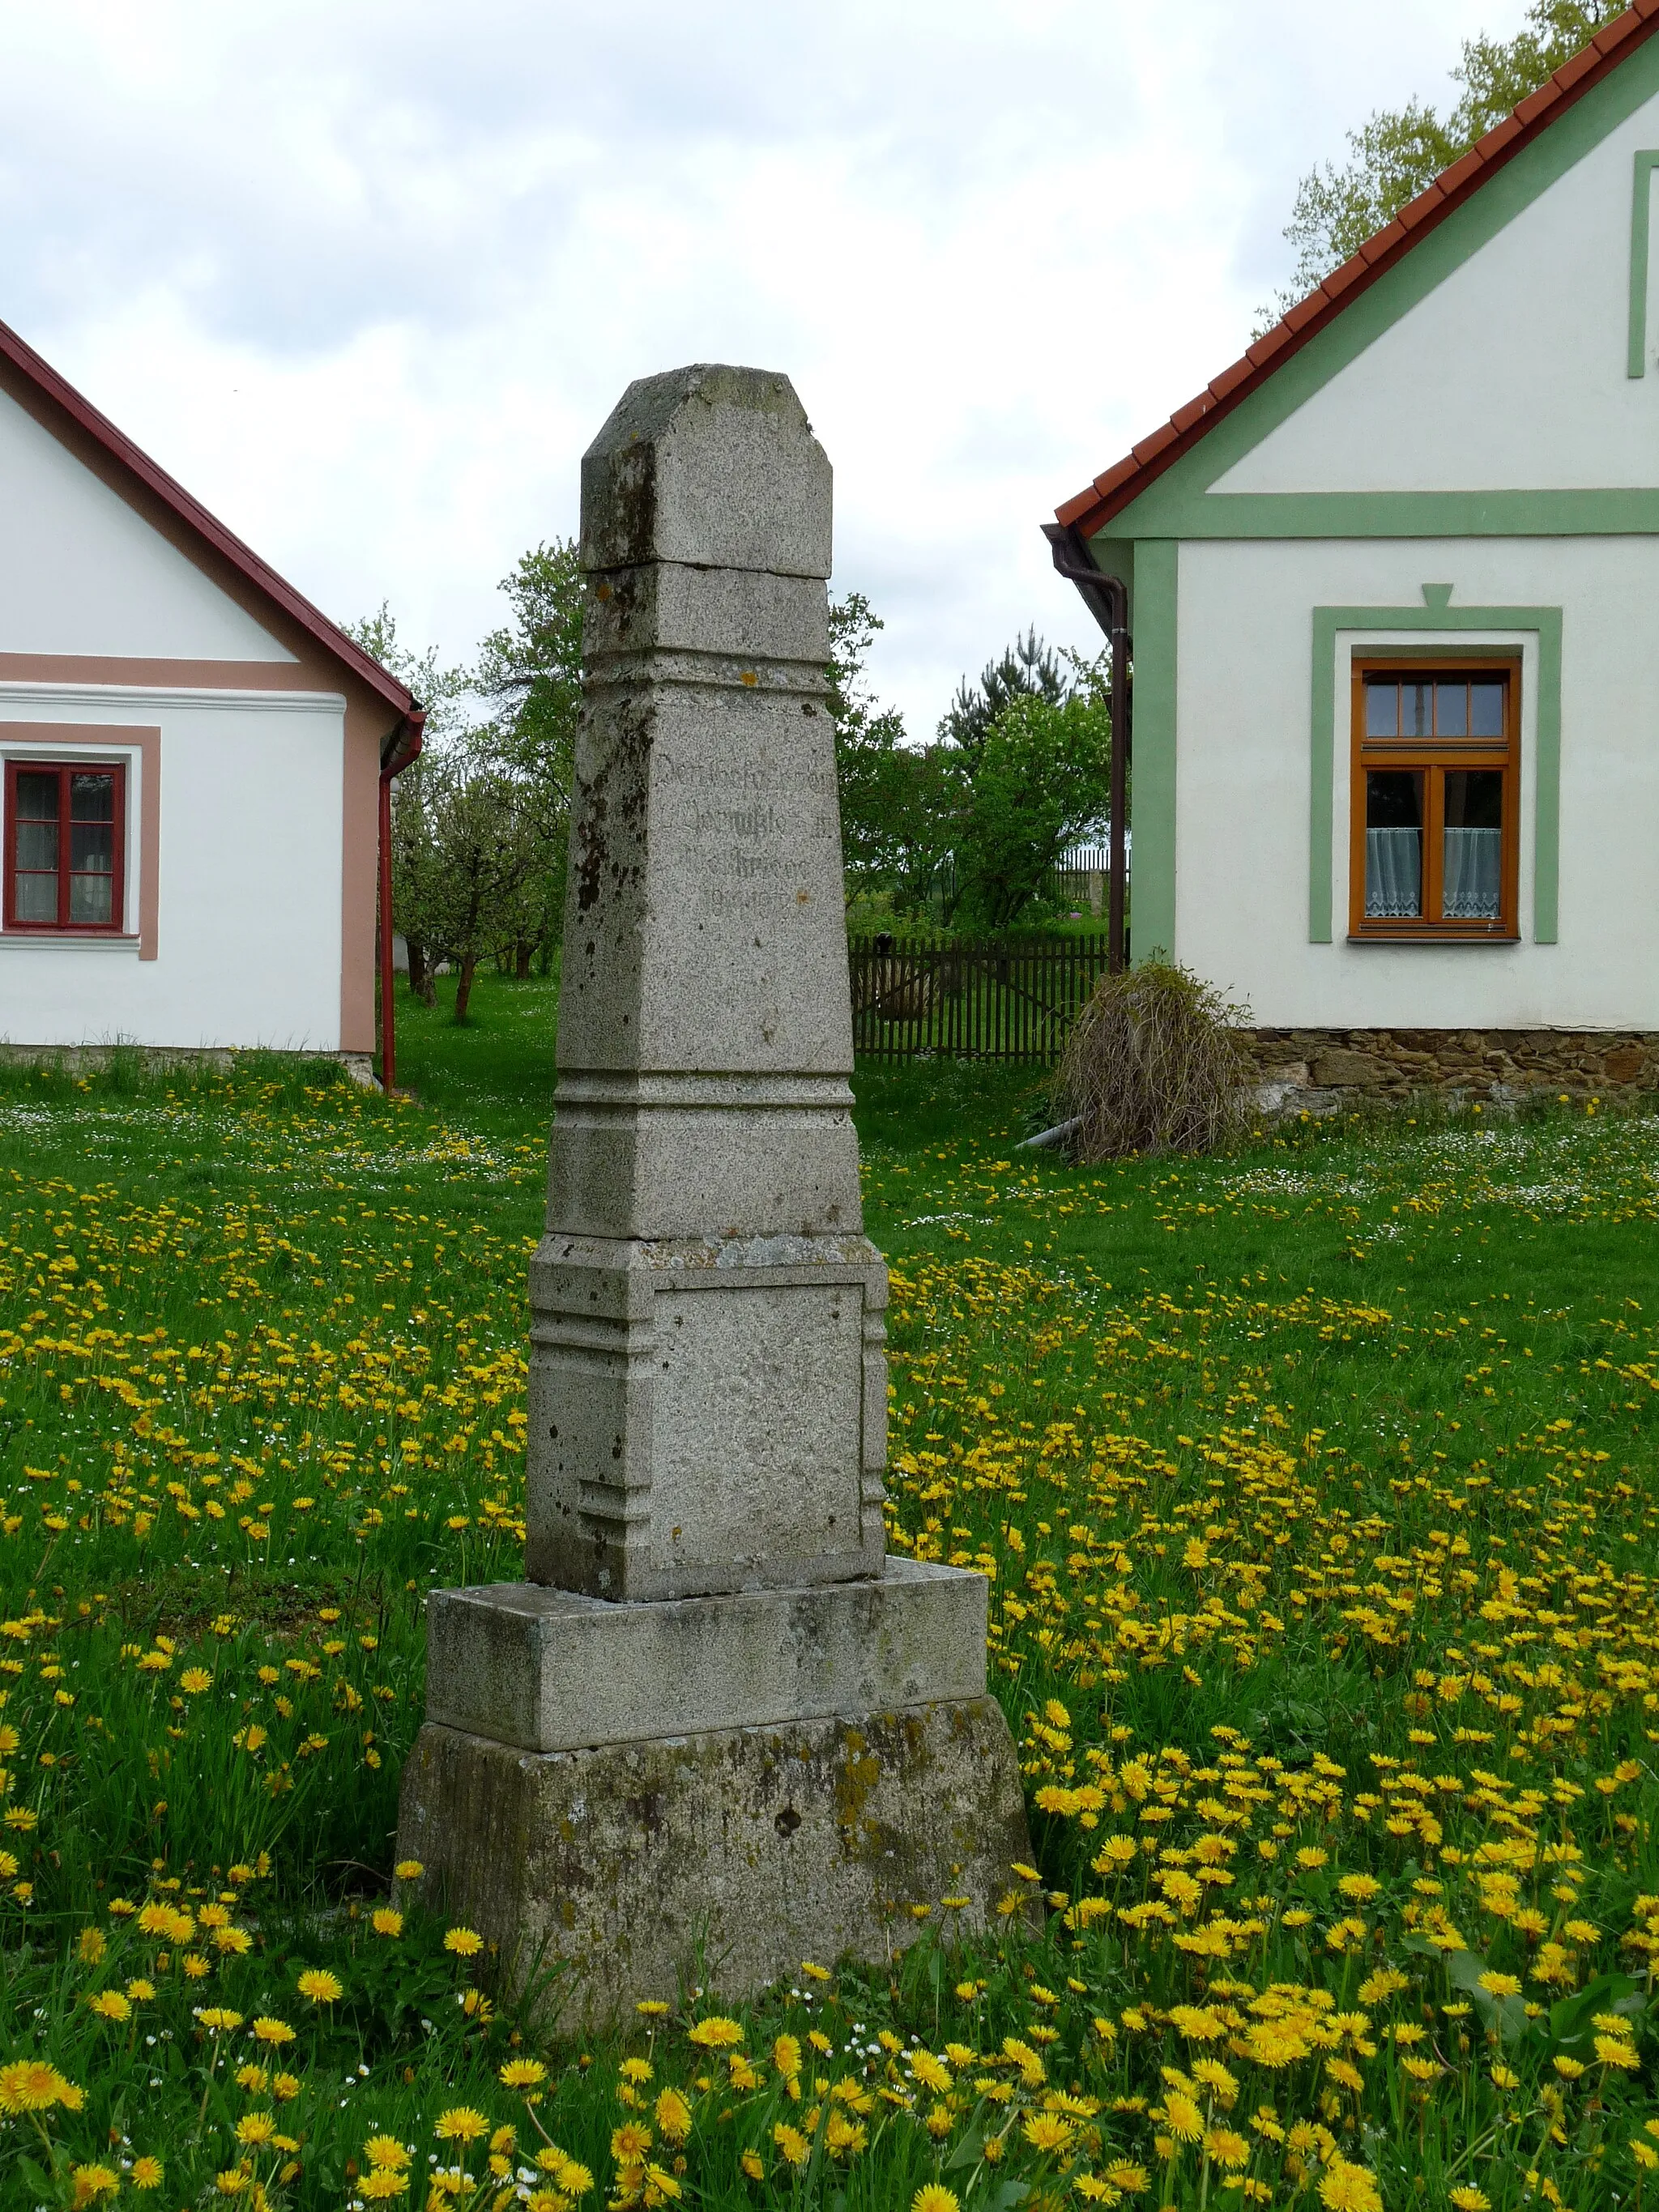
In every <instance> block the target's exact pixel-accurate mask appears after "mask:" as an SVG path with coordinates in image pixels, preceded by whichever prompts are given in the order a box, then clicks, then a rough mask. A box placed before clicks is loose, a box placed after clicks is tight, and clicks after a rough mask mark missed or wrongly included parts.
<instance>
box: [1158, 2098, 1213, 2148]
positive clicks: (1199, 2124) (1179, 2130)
mask: <svg viewBox="0 0 1659 2212" xmlns="http://www.w3.org/2000/svg"><path fill="white" fill-rule="evenodd" d="M1164 2126H1165V2127H1166V2128H1168V2130H1170V2134H1171V2135H1172V2136H1174V2137H1175V2138H1176V2142H1197V2141H1198V2139H1199V2137H1200V2136H1201V2135H1202V2134H1203V2132H1204V2115H1203V2113H1202V2112H1200V2111H1199V2109H1198V2106H1196V2105H1195V2104H1194V2101H1193V2100H1192V2099H1191V2098H1190V2097H1189V2096H1188V2094H1187V2093H1186V2091H1185V2090H1184V2089H1171V2090H1170V2093H1169V2095H1168V2096H1167V2097H1166V2098H1165V2099H1164Z"/></svg>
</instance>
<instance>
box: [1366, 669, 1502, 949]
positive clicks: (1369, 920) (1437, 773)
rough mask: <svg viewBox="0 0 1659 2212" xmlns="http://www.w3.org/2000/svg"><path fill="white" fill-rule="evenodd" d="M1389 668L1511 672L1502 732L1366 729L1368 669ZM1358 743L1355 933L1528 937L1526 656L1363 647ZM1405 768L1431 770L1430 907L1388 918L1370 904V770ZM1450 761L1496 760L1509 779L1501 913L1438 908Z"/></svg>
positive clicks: (1427, 783)
mask: <svg viewBox="0 0 1659 2212" xmlns="http://www.w3.org/2000/svg"><path fill="white" fill-rule="evenodd" d="M1367 676H1387V677H1389V678H1391V679H1395V680H1397V681H1399V682H1400V683H1402V684H1403V683H1407V682H1409V681H1410V680H1411V679H1412V678H1413V677H1427V678H1446V677H1451V676H1464V677H1470V678H1476V677H1483V676H1484V677H1492V676H1503V677H1505V678H1508V681H1507V683H1506V684H1505V686H1504V735H1503V736H1502V737H1501V738H1368V737H1367V736H1366V734H1365V678H1366V677H1367ZM1352 693H1353V697H1352V732H1353V738H1352V752H1351V756H1350V762H1351V765H1350V771H1349V802H1348V816H1349V845H1348V934H1349V936H1350V938H1365V939H1391V940H1393V941H1394V942H1395V943H1399V942H1401V941H1404V942H1406V943H1408V944H1409V943H1416V944H1423V943H1429V944H1449V943H1457V944H1468V943H1470V942H1471V941H1473V942H1474V943H1475V944H1480V945H1492V944H1498V945H1511V944H1514V943H1515V942H1516V940H1517V939H1519V937H1520V934H1521V930H1520V922H1519V915H1520V888H1521V663H1520V660H1519V659H1518V658H1516V656H1514V655H1512V654H1509V653H1498V654H1489V653H1458V654H1456V655H1455V656H1453V655H1439V654H1434V653H1425V654H1423V655H1421V656H1420V657H1419V656H1418V655H1415V654H1413V655H1410V656H1407V655H1403V654H1399V653H1389V654H1386V655H1383V654H1358V653H1357V654H1356V655H1355V656H1354V662H1353V679H1352ZM1366 769H1403V770H1407V771H1410V772H1415V773H1417V774H1420V775H1422V777H1423V912H1422V915H1421V916H1420V917H1413V918H1411V919H1409V920H1400V921H1395V920H1386V921H1385V920H1382V919H1380V918H1377V917H1376V916H1370V917H1368V916H1367V915H1366V912H1365V771H1366ZM1447 769H1498V770H1499V771H1500V772H1501V773H1502V775H1503V778H1504V793H1503V847H1502V865H1501V871H1500V875H1499V884H1500V890H1499V896H1498V919H1497V920H1496V921H1437V920H1436V919H1434V917H1435V916H1436V915H1437V914H1438V912H1439V908H1440V900H1441V894H1442V877H1443V866H1444V845H1443V838H1442V832H1443V829H1444V827H1445V781H1444V779H1445V774H1446V771H1447Z"/></svg>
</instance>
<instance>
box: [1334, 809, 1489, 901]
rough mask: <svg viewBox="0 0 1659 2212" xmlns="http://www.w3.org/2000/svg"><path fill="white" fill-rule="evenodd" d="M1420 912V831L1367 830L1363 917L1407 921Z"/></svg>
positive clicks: (1421, 862)
mask: <svg viewBox="0 0 1659 2212" xmlns="http://www.w3.org/2000/svg"><path fill="white" fill-rule="evenodd" d="M1447 834H1448V836H1449V835H1450V832H1448V833H1447ZM1494 834H1495V833H1494ZM1422 911H1423V833H1422V831H1421V830H1420V829H1367V830H1366V832H1365V919H1366V920H1367V921H1413V920H1415V919H1416V917H1417V916H1418V915H1420V914H1421V913H1422Z"/></svg>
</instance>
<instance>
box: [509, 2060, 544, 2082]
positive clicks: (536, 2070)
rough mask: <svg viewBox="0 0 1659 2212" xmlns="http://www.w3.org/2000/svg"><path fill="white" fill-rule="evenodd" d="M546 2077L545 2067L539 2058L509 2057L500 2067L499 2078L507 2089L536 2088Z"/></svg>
mask: <svg viewBox="0 0 1659 2212" xmlns="http://www.w3.org/2000/svg"><path fill="white" fill-rule="evenodd" d="M546 2079H547V2069H546V2067H545V2066H544V2065H543V2063H542V2062H541V2060H540V2059H539V2058H509V2059H508V2060H507V2063H506V2065H504V2066H503V2067H502V2069H501V2080H502V2081H504V2082H505V2083H506V2085H507V2087H508V2088H509V2089H538V2088H540V2087H541V2085H542V2083H543V2082H544V2081H546Z"/></svg>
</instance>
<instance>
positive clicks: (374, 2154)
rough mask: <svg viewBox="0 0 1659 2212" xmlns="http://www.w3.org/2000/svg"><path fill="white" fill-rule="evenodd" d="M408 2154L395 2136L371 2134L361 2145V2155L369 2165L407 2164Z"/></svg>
mask: <svg viewBox="0 0 1659 2212" xmlns="http://www.w3.org/2000/svg"><path fill="white" fill-rule="evenodd" d="M409 2155H410V2154H409V2152H408V2151H407V2150H406V2149H405V2148H404V2145H403V2144H402V2143H400V2142H398V2138H397V2136H370V2137H369V2139H368V2142H366V2143H365V2144H364V2145H363V2156H364V2157H365V2158H366V2159H367V2160H368V2162H369V2164H370V2165H371V2166H407V2165H408V2164H409Z"/></svg>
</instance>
